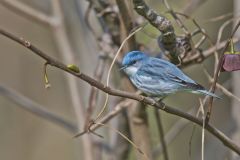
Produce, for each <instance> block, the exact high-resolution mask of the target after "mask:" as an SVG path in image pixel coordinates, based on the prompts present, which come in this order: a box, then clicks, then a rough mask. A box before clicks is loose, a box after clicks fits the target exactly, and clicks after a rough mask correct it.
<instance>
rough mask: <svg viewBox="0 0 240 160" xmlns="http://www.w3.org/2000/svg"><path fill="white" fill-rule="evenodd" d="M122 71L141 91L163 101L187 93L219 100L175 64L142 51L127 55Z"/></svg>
mask: <svg viewBox="0 0 240 160" xmlns="http://www.w3.org/2000/svg"><path fill="white" fill-rule="evenodd" d="M122 69H123V70H124V72H125V73H126V74H127V75H128V76H129V78H130V80H131V82H132V83H133V84H134V85H135V86H136V87H137V88H138V89H139V90H141V91H142V92H143V93H145V94H147V95H149V96H151V97H156V98H160V99H162V98H164V97H166V96H168V95H170V94H174V93H176V92H179V91H186V92H191V93H198V94H203V95H208V96H212V97H215V98H219V97H218V96H217V95H215V94H213V93H210V92H208V91H207V90H206V89H205V88H204V87H203V86H201V85H200V84H198V83H196V82H195V81H193V80H192V79H191V78H189V77H188V76H187V75H185V74H184V73H183V72H182V71H181V70H180V69H179V68H178V67H177V66H175V65H174V64H172V63H170V62H168V61H166V60H163V59H159V58H155V57H150V56H148V55H146V54H144V53H143V52H140V51H131V52H129V53H127V54H126V55H125V56H124V58H123V61H122Z"/></svg>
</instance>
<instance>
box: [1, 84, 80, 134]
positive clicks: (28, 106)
mask: <svg viewBox="0 0 240 160" xmlns="http://www.w3.org/2000/svg"><path fill="white" fill-rule="evenodd" d="M0 94H1V95H3V96H4V97H6V98H8V99H10V100H11V101H13V102H14V103H16V104H17V105H18V106H19V107H21V108H23V109H24V110H26V111H28V112H30V113H33V114H34V115H36V116H38V117H41V118H43V119H44V120H47V121H49V122H52V123H54V124H56V125H58V126H60V127H63V128H64V129H66V130H67V131H69V132H71V133H75V132H76V131H77V130H78V129H77V126H75V125H74V124H72V123H71V122H68V121H66V120H64V119H63V118H62V117H60V116H58V115H56V114H53V113H51V112H49V111H47V110H46V109H44V108H45V107H43V106H41V105H40V104H37V103H36V102H34V101H32V100H31V99H29V98H27V97H25V96H23V95H21V94H20V93H17V92H16V91H14V90H12V89H10V88H7V87H5V86H2V85H0Z"/></svg>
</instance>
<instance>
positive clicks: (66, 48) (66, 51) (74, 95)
mask: <svg viewBox="0 0 240 160" xmlns="http://www.w3.org/2000/svg"><path fill="white" fill-rule="evenodd" d="M51 2H52V12H53V17H55V18H56V19H58V20H59V25H58V26H55V27H52V31H53V33H54V36H55V40H56V43H57V46H58V51H59V53H60V55H61V56H62V58H63V60H64V61H65V62H66V63H69V64H71V63H74V62H75V59H76V58H75V56H76V55H75V53H74V52H73V50H72V47H71V45H70V43H69V39H68V36H67V33H66V28H65V22H64V16H63V11H62V8H61V2H60V0H52V1H51ZM67 83H68V86H69V92H70V97H71V102H72V104H73V108H74V111H75V115H76V119H77V124H78V128H79V129H81V128H83V124H84V120H85V108H84V107H83V106H82V99H81V94H80V90H79V88H78V82H77V80H76V79H75V78H74V77H72V76H69V75H67ZM82 142H83V147H84V154H85V156H84V157H85V159H88V160H93V159H94V158H93V154H92V151H93V146H92V139H91V137H90V136H89V137H86V138H84V139H83V140H82Z"/></svg>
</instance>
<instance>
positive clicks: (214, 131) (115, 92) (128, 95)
mask: <svg viewBox="0 0 240 160" xmlns="http://www.w3.org/2000/svg"><path fill="white" fill-rule="evenodd" d="M0 34H2V35H4V36H5V37H8V38H9V39H11V40H13V41H15V42H17V43H19V44H21V45H22V46H24V47H26V48H28V49H29V50H31V51H32V52H33V53H34V54H36V55H38V56H39V57H41V58H42V59H44V60H45V61H47V62H48V63H49V65H51V66H54V67H56V68H59V69H61V70H63V71H65V72H67V73H70V74H72V75H74V76H75V77H78V78H80V79H82V80H83V81H85V82H86V83H88V84H89V85H91V86H94V87H96V88H98V89H100V90H101V91H103V92H106V93H108V94H109V95H112V96H119V97H124V98H129V99H133V100H136V101H139V102H142V103H145V104H148V105H150V106H152V107H154V108H157V109H161V110H163V111H165V112H167V113H169V114H173V115H176V116H179V117H182V118H185V119H187V120H189V121H191V122H193V123H195V124H197V125H199V126H202V120H200V119H198V118H196V117H195V116H192V115H190V114H188V113H185V112H183V111H181V110H179V109H177V108H178V107H170V106H167V105H165V104H164V103H162V102H159V103H157V102H155V101H154V100H153V99H151V98H148V97H144V96H142V95H137V94H133V93H129V92H125V91H121V90H117V89H112V88H110V87H106V86H105V85H104V84H102V83H101V82H98V81H96V80H95V79H93V78H91V77H89V76H88V75H86V74H84V73H82V72H79V73H76V72H74V71H72V70H71V69H69V68H68V67H67V66H66V65H65V64H63V63H62V62H60V61H58V60H56V59H54V58H52V57H50V56H48V54H46V53H44V52H43V51H41V50H40V49H38V48H37V47H35V46H34V45H32V44H31V43H30V42H29V41H26V40H24V39H23V38H19V37H17V36H15V35H13V34H11V33H9V32H6V31H5V30H3V29H0ZM205 127H206V130H208V131H209V132H210V133H211V134H213V135H214V136H215V137H216V138H218V139H219V140H220V141H221V142H222V143H223V144H224V145H225V146H227V147H228V148H230V149H231V150H233V151H235V152H236V153H237V154H239V155H240V147H239V146H237V145H236V144H235V143H234V142H233V141H232V140H231V139H230V138H228V137H227V136H226V135H225V134H223V133H222V132H221V131H219V130H218V129H217V128H215V127H213V126H212V125H210V124H209V123H207V124H206V126H205Z"/></svg>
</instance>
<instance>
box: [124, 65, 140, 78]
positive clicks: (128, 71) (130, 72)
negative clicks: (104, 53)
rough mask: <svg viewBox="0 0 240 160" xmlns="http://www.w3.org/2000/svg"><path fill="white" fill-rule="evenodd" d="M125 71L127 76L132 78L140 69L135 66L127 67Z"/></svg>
mask: <svg viewBox="0 0 240 160" xmlns="http://www.w3.org/2000/svg"><path fill="white" fill-rule="evenodd" d="M124 70H125V72H126V74H127V75H129V76H132V75H134V74H135V73H136V72H137V71H138V68H137V67H135V66H129V67H127V68H126V69H124Z"/></svg>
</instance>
